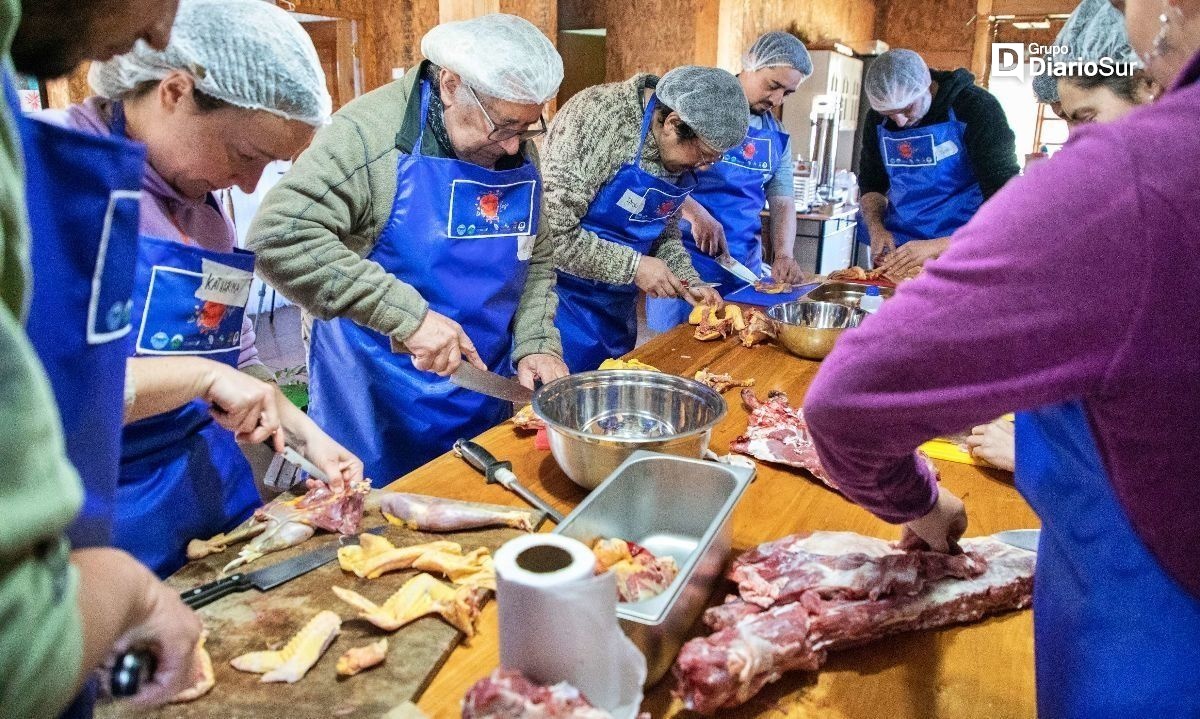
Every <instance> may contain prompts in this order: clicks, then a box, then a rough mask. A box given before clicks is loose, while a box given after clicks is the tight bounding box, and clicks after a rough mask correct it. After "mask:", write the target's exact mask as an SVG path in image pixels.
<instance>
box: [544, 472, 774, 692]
mask: <svg viewBox="0 0 1200 719" xmlns="http://www.w3.org/2000/svg"><path fill="white" fill-rule="evenodd" d="M753 479H754V469H753V468H749V467H731V466H728V465H723V464H717V463H716V462H706V461H702V460H698V459H684V458H682V457H676V456H672V455H664V454H658V453H654V452H636V453H634V454H633V455H631V456H630V457H629V458H628V459H627V460H625V462H623V463H622V464H621V465H620V466H619V467H618V468H617V469H616V471H615V472H613V473H612V475H611V476H610V477H608V479H606V480H605V481H604V482H603V483H602V484H601V485H600V486H599V487H597V488H596V491H594V492H592V493H591V494H590V495H589V496H588V497H587V498H585V499H584V500H583V502H582V503H580V505H579V506H578V507H576V508H575V511H573V512H571V514H570V515H568V516H567V518H566V519H565V520H564V521H563V522H562V523H560V524H559V525H558V527H557V528H556V529H555V530H554V531H555V532H556V533H558V534H562V535H564V536H568V537H572V538H574V539H578V540H579V541H581V542H583V543H584V544H587V545H588V546H591V544H592V542H594V541H595V540H597V539H600V538H606V539H611V538H620V539H624V540H627V541H631V542H637V543H638V544H640V545H642V546H643V547H645V548H646V549H649V550H650V551H651V552H653V553H654V554H655V555H658V556H671V557H674V558H675V561H676V563H677V564H678V565H679V576H677V577H676V578H675V581H674V582H672V583H671V586H669V587H668V588H667V590H666V591H665V592H663V593H662V594H660V595H658V596H657V597H652V598H650V599H647V600H645V601H641V602H631V603H622V604H618V605H617V616H618V618H620V620H621V628H622V629H624V631H625V633H626V634H627V635H628V636H629V638H630V639H632V640H633V642H634V644H636V645H637V646H638V648H639V649H640V650H641V651H642V653H643V654H645V655H646V670H647V676H646V686H650V685H651V684H654V683H656V682H658V680H660V679H661V678H662V677H663V676H664V675H665V674H666V673H667V670H668V669H670V668H671V663H672V662H674V661H675V655H676V654H678V653H679V648H680V647H681V646H683V642H684V641H685V640H686V639H687V638H688V635H689V630H690V629H691V627H692V625H694V624H695V623H696V620H697V619H698V618H699V617H700V614H701V613H702V612H703V611H704V608H705V606H706V605H707V603H708V597H709V595H710V594H711V593H712V590H713V588H714V587H715V586H716V584H717V582H718V581H720V579H721V570H722V569H723V568H724V566H725V560H726V559H727V558H728V556H729V548H730V526H729V516H730V515H731V514H732V513H733V508H734V507H735V506H736V505H737V503H738V500H739V499H741V496H742V492H744V491H745V489H746V487H747V486H749V484H750V481H751V480H753Z"/></svg>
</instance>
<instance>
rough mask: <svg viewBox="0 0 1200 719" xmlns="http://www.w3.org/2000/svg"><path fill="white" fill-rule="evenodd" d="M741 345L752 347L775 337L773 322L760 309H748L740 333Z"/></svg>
mask: <svg viewBox="0 0 1200 719" xmlns="http://www.w3.org/2000/svg"><path fill="white" fill-rule="evenodd" d="M741 338H742V346H743V347H753V346H754V345H758V344H763V343H765V342H767V341H769V340H773V339H775V323H774V322H772V321H771V318H770V317H767V316H766V315H765V314H763V313H762V311H761V310H750V316H749V317H748V318H747V319H746V329H744V330H742V333H741Z"/></svg>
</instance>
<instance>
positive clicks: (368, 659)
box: [337, 637, 388, 677]
mask: <svg viewBox="0 0 1200 719" xmlns="http://www.w3.org/2000/svg"><path fill="white" fill-rule="evenodd" d="M387 650H388V640H387V637H384V638H383V639H380V640H379V641H377V642H372V643H370V644H367V645H366V646H362V647H353V648H351V649H347V650H346V651H345V653H343V654H342V656H340V657H338V660H337V673H338V676H341V677H352V676H354V675H355V674H358V673H359V672H363V671H366V670H367V669H370V668H371V667H374V666H378V665H380V664H382V663H383V660H384V659H386V658H387Z"/></svg>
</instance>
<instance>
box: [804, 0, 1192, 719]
mask: <svg viewBox="0 0 1200 719" xmlns="http://www.w3.org/2000/svg"><path fill="white" fill-rule="evenodd" d="M1114 4H1116V5H1117V6H1118V8H1119V9H1122V10H1124V11H1125V15H1126V26H1127V28H1128V30H1129V36H1130V40H1131V42H1132V44H1133V46H1134V47H1135V48H1136V49H1137V50H1138V52H1139V54H1140V55H1141V57H1142V59H1143V60H1144V62H1145V64H1146V69H1147V71H1148V72H1149V73H1150V74H1151V75H1152V76H1153V77H1154V78H1155V79H1156V80H1157V81H1158V82H1160V83H1161V84H1162V85H1163V86H1164V87H1170V91H1169V92H1167V93H1166V95H1165V96H1164V97H1163V98H1162V99H1161V100H1159V101H1158V102H1157V103H1155V104H1153V105H1150V106H1147V107H1143V108H1140V109H1139V110H1137V111H1135V112H1133V113H1132V114H1130V115H1129V116H1127V117H1126V118H1124V119H1122V120H1121V121H1119V122H1116V123H1112V124H1108V125H1094V126H1090V127H1086V128H1082V129H1080V130H1079V131H1078V132H1076V133H1074V135H1073V136H1072V138H1071V142H1070V143H1069V144H1068V145H1067V147H1066V148H1064V149H1063V150H1062V151H1061V152H1060V153H1058V154H1057V155H1056V156H1055V157H1054V159H1053V160H1051V161H1049V162H1045V163H1039V164H1038V165H1036V166H1035V167H1032V168H1031V169H1030V171H1029V173H1028V175H1027V176H1026V177H1024V178H1022V179H1020V180H1017V181H1014V182H1012V183H1010V184H1009V185H1008V186H1006V187H1005V188H1004V189H1003V190H1002V191H1001V192H1000V193H998V194H997V195H996V196H995V197H993V198H992V199H991V200H990V201H989V202H988V203H987V204H986V205H985V206H984V207H983V208H982V210H981V211H980V212H979V213H978V214H977V215H976V216H975V218H974V219H973V220H972V221H971V222H970V224H968V225H967V226H966V227H964V228H962V229H961V230H960V231H959V232H957V233H956V234H955V236H954V239H953V242H952V243H951V246H950V250H949V251H948V252H947V253H946V254H944V255H943V256H942V257H941V258H940V259H939V260H938V261H936V262H933V263H931V264H930V265H929V266H928V268H927V270H926V272H925V275H924V276H923V277H921V278H920V279H918V280H915V281H913V282H911V283H908V284H906V285H905V286H904V287H903V289H902V290H901V291H900V292H899V293H898V294H897V296H896V297H895V299H893V300H891V301H889V302H888V303H887V304H886V305H885V306H884V307H883V309H882V310H881V311H880V312H879V313H878V314H877V315H876V316H874V317H872V318H870V319H868V320H867V322H866V323H864V325H863V326H862V327H861V328H860V329H858V330H856V331H855V332H853V333H849V334H847V335H846V336H845V337H844V338H843V339H842V341H841V342H839V344H838V347H837V349H836V350H835V352H834V353H833V354H831V355H830V356H829V358H828V359H827V360H826V361H825V364H824V366H823V367H822V368H821V371H820V372H819V373H818V375H817V378H816V380H815V381H814V383H813V385H812V387H811V389H810V391H809V394H808V397H807V398H806V402H805V413H806V417H807V418H808V421H809V425H810V428H811V430H812V433H813V437H814V440H815V442H816V446H817V450H818V452H819V454H820V456H821V460H822V462H823V463H824V466H825V468H826V469H827V470H828V472H829V474H830V475H831V476H832V477H834V478H836V480H837V482H838V485H839V487H840V488H841V489H842V490H843V491H844V492H845V494H846V495H847V496H848V497H849V498H851V499H852V500H854V501H855V502H857V503H858V504H860V505H862V506H863V507H865V508H866V509H868V510H870V511H871V512H873V513H874V514H876V515H877V516H879V517H880V518H882V519H884V520H886V521H889V522H894V523H903V524H904V525H905V535H906V537H907V538H908V539H910V540H913V539H920V540H923V541H924V542H925V543H927V544H928V545H930V546H931V547H932V548H934V549H939V550H942V551H948V550H949V549H951V548H952V547H954V543H955V540H957V539H958V538H959V537H960V536H961V535H962V534H963V532H964V531H965V530H966V525H967V520H966V514H965V511H964V509H963V504H962V502H960V501H959V500H958V498H957V497H955V496H954V495H953V494H951V493H950V491H949V490H947V489H946V488H941V489H940V491H939V487H938V484H937V481H936V479H937V478H936V477H935V476H931V475H929V474H926V473H925V472H924V470H923V468H922V466H921V465H920V464H919V463H916V462H914V461H913V454H912V452H913V450H914V449H915V448H916V447H917V446H918V445H919V444H920V443H921V442H922V441H924V440H926V439H929V438H931V437H933V436H936V435H939V434H943V433H948V432H952V431H956V430H957V428H960V427H966V426H970V425H972V424H976V423H978V422H980V421H983V420H987V419H989V418H991V417H994V416H997V415H999V414H1001V413H1003V412H1004V411H1006V410H1009V409H1011V408H1012V407H1014V406H1016V407H1019V408H1022V409H1023V410H1024V411H1022V412H1020V413H1019V414H1018V418H1017V432H1016V438H1017V467H1016V483H1017V487H1018V489H1019V490H1020V491H1021V492H1022V494H1023V495H1024V496H1025V497H1026V498H1027V499H1028V500H1029V502H1030V504H1031V505H1032V506H1033V507H1034V509H1035V510H1036V511H1037V512H1038V514H1039V516H1040V517H1041V518H1042V522H1043V527H1042V537H1041V544H1040V547H1039V553H1038V574H1037V583H1036V589H1035V592H1034V619H1035V640H1036V647H1037V678H1038V706H1039V713H1040V714H1041V715H1042V716H1046V717H1076V716H1079V717H1084V716H1086V717H1108V716H1200V559H1198V558H1197V557H1198V554H1197V547H1200V478H1198V474H1200V473H1198V471H1197V468H1196V462H1195V459H1196V452H1195V449H1194V447H1193V438H1194V437H1195V436H1196V435H1197V434H1198V433H1200V324H1198V323H1197V320H1196V318H1197V317H1200V291H1198V290H1200V280H1198V279H1197V278H1198V277H1200V210H1197V206H1196V205H1197V200H1198V199H1200V132H1197V130H1196V122H1197V119H1200V0H1127V2H1124V3H1114Z"/></svg>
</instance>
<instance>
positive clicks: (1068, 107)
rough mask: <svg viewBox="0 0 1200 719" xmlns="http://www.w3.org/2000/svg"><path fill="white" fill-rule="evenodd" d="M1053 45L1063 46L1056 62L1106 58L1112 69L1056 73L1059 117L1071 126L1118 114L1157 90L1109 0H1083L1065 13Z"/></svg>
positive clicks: (1076, 63) (1078, 63) (1148, 99)
mask: <svg viewBox="0 0 1200 719" xmlns="http://www.w3.org/2000/svg"><path fill="white" fill-rule="evenodd" d="M1055 45H1059V46H1063V47H1066V48H1067V49H1068V52H1067V53H1066V55H1064V56H1058V57H1056V58H1055V62H1062V63H1067V64H1068V65H1074V66H1075V67H1081V66H1082V65H1081V64H1083V63H1092V62H1100V61H1102V60H1104V59H1106V58H1107V59H1108V60H1109V61H1111V62H1112V63H1113V65H1114V66H1115V68H1116V69H1117V71H1116V72H1114V73H1112V74H1108V75H1104V74H1100V73H1097V74H1093V75H1087V74H1084V73H1082V72H1072V73H1070V74H1068V75H1066V76H1063V77H1060V78H1055V79H1056V80H1057V83H1056V84H1057V87H1056V92H1057V94H1058V98H1059V107H1060V108H1061V109H1062V115H1063V119H1064V120H1066V121H1067V123H1068V124H1069V125H1070V126H1071V127H1072V128H1074V127H1076V126H1078V125H1083V124H1087V123H1089V122H1113V121H1114V120H1119V119H1120V118H1122V117H1124V116H1125V115H1127V114H1129V112H1131V111H1132V110H1133V109H1134V108H1135V107H1137V106H1138V105H1144V104H1146V103H1148V102H1152V101H1153V100H1154V99H1155V98H1156V97H1158V95H1159V94H1160V93H1161V92H1162V87H1161V86H1160V85H1159V84H1158V83H1157V82H1156V81H1155V80H1154V78H1153V77H1151V76H1150V75H1149V73H1147V72H1146V70H1145V69H1144V68H1143V67H1142V63H1141V61H1140V60H1139V59H1138V56H1137V53H1136V52H1134V50H1133V48H1132V47H1131V46H1130V45H1129V35H1128V33H1127V32H1126V31H1125V23H1124V22H1123V21H1122V19H1121V13H1120V11H1119V10H1117V9H1116V8H1115V7H1113V5H1112V3H1111V2H1110V1H1109V0H1083V2H1082V3H1080V4H1079V7H1077V8H1075V11H1074V12H1072V13H1071V17H1069V18H1068V19H1067V23H1066V25H1064V26H1063V29H1062V31H1061V32H1060V33H1059V34H1058V37H1057V38H1056V39H1055Z"/></svg>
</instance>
